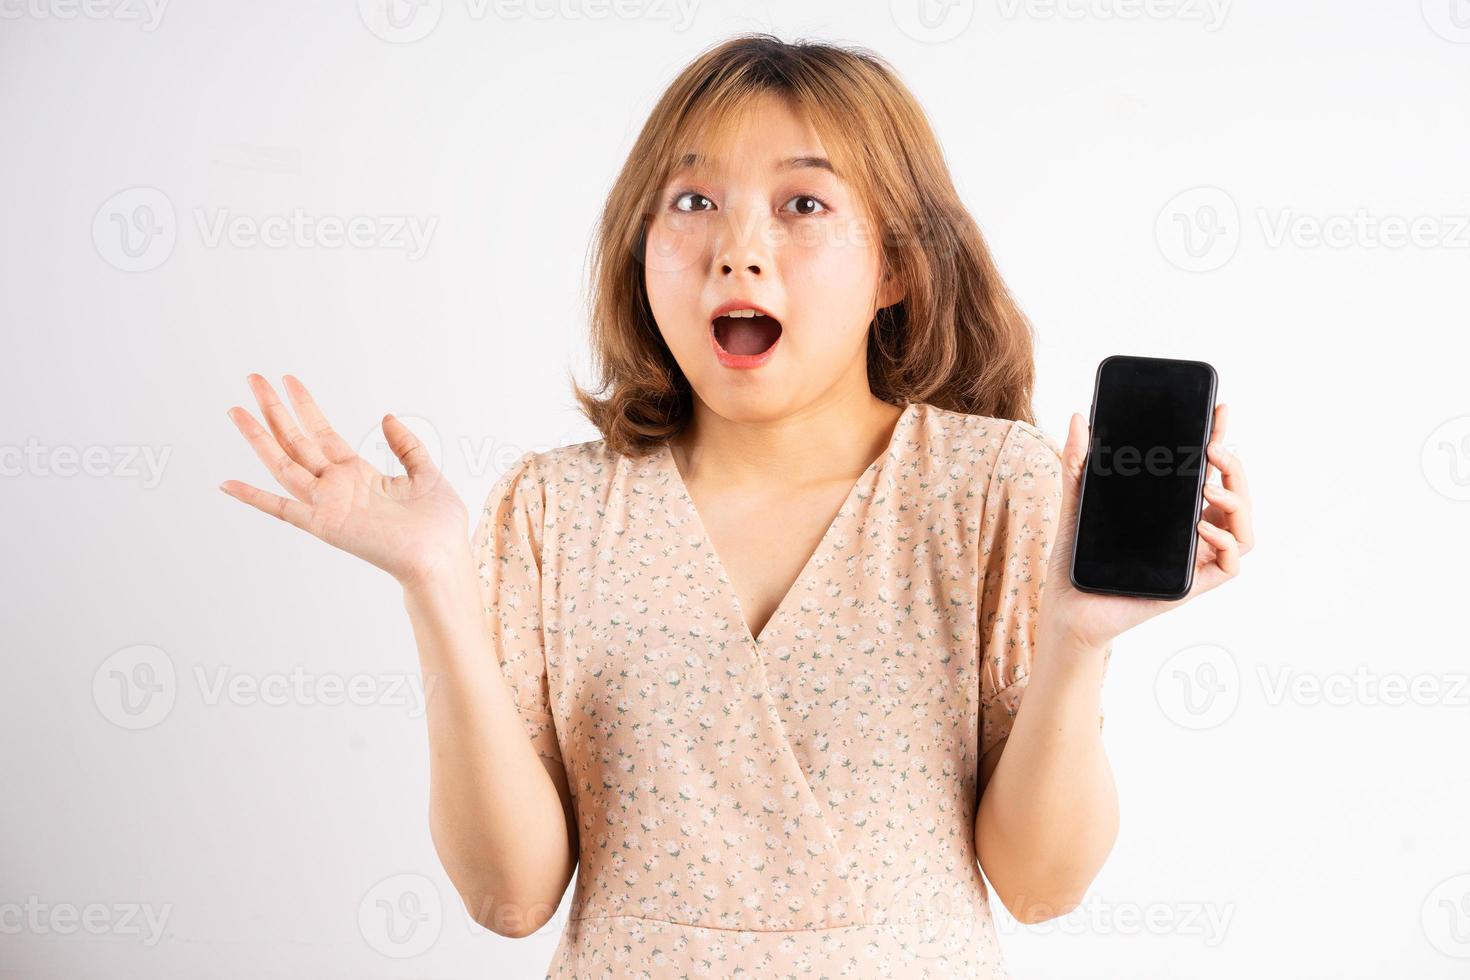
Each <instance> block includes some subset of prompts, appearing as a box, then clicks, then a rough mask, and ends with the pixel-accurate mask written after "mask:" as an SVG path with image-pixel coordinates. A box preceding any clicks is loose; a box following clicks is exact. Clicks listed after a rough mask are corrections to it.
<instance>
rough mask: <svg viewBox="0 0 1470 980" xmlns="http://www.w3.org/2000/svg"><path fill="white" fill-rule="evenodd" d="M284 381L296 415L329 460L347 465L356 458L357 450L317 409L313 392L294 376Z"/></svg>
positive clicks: (287, 395)
mask: <svg viewBox="0 0 1470 980" xmlns="http://www.w3.org/2000/svg"><path fill="white" fill-rule="evenodd" d="M284 380H285V383H286V397H287V398H290V399H291V404H292V406H293V407H295V409H296V415H297V416H298V417H299V418H300V419H301V425H302V426H303V427H304V428H305V429H306V431H307V432H309V433H311V437H312V438H313V439H315V440H316V441H317V445H319V446H320V447H321V449H322V452H324V453H326V456H327V458H328V459H330V460H331V461H332V462H334V463H345V462H347V461H348V460H349V459H351V458H352V457H354V456H356V455H357V450H355V449H353V448H352V445H351V444H350V443H348V441H347V440H346V439H343V438H342V437H341V436H340V435H338V434H337V430H336V429H334V428H332V426H331V423H329V422H328V421H327V417H326V416H325V415H323V414H322V410H321V409H320V408H318V407H317V404H316V401H315V399H313V398H312V397H311V392H309V391H307V390H306V385H304V384H302V383H301V381H300V379H298V378H297V377H296V376H295V375H292V374H288V375H286V376H285V378H284Z"/></svg>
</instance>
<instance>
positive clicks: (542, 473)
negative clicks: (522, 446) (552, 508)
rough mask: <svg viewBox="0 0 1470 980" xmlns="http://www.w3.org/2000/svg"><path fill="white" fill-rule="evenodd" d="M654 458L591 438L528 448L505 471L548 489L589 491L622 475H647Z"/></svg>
mask: <svg viewBox="0 0 1470 980" xmlns="http://www.w3.org/2000/svg"><path fill="white" fill-rule="evenodd" d="M652 462H653V454H652V453H649V454H647V455H644V456H624V455H622V454H619V453H616V452H614V451H613V450H612V449H610V448H609V447H608V445H607V440H605V439H588V440H586V441H583V442H574V443H568V444H566V445H562V446H553V447H551V448H549V449H530V450H526V451H525V452H523V453H521V455H520V456H519V457H517V458H516V459H515V461H514V462H513V463H511V465H510V466H509V467H507V469H506V470H505V471H504V472H505V474H506V475H507V476H509V475H511V474H515V475H516V476H517V477H518V478H521V479H529V480H532V481H534V482H536V483H538V484H540V485H541V486H542V487H544V488H545V489H547V490H554V491H560V492H563V493H565V492H567V491H571V492H573V493H578V492H580V493H585V492H587V491H588V490H589V489H595V488H599V487H607V486H609V485H611V484H612V483H614V482H616V481H617V480H619V479H624V478H628V477H630V476H631V477H635V478H636V477H643V476H646V475H647V474H648V473H649V472H651V471H650V469H649V467H650V466H651V465H652Z"/></svg>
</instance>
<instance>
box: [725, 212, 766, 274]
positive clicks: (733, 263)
mask: <svg viewBox="0 0 1470 980" xmlns="http://www.w3.org/2000/svg"><path fill="white" fill-rule="evenodd" d="M773 244H774V242H772V241H771V235H770V228H769V225H768V223H767V222H765V221H764V220H762V218H761V217H760V216H758V215H752V214H749V213H747V212H730V213H729V215H728V216H727V218H726V220H725V227H724V229H723V234H722V237H721V242H720V245H719V247H718V248H717V249H716V250H715V262H716V268H717V269H718V270H719V272H720V274H721V275H726V276H728V275H733V274H735V273H737V272H741V273H746V274H748V275H754V276H759V275H761V273H762V272H763V270H765V269H766V268H768V267H769V265H770V249H771V247H772V245H773Z"/></svg>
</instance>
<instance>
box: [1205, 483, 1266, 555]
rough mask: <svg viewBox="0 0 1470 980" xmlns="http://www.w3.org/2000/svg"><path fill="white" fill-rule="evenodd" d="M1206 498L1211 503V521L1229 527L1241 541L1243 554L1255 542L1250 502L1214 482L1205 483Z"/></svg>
mask: <svg viewBox="0 0 1470 980" xmlns="http://www.w3.org/2000/svg"><path fill="white" fill-rule="evenodd" d="M1205 499H1206V500H1208V501H1209V502H1210V504H1211V506H1210V508H1209V513H1208V514H1207V517H1208V518H1209V520H1210V523H1212V524H1216V525H1218V526H1220V527H1223V528H1225V529H1227V530H1228V531H1229V532H1230V533H1231V534H1233V535H1235V540H1237V541H1239V542H1240V553H1241V554H1242V555H1243V554H1245V553H1246V552H1247V551H1249V550H1250V549H1251V547H1252V545H1253V544H1254V533H1253V531H1252V528H1251V519H1250V502H1249V501H1248V500H1246V498H1245V497H1243V496H1242V495H1241V494H1239V493H1236V492H1235V491H1234V490H1226V489H1225V488H1224V487H1222V486H1218V485H1216V484H1214V483H1206V484H1205Z"/></svg>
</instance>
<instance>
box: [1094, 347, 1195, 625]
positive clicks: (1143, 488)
mask: <svg viewBox="0 0 1470 980" xmlns="http://www.w3.org/2000/svg"><path fill="white" fill-rule="evenodd" d="M1215 381H1216V379H1215V369H1214V368H1213V367H1211V366H1210V365H1208V364H1206V363H1204V362H1203V361H1182V360H1174V359H1171V358H1164V357H1137V356H1132V355H1124V354H1115V355H1113V356H1112V357H1109V358H1106V359H1105V360H1104V361H1103V362H1102V363H1101V364H1099V365H1098V367H1097V380H1096V382H1095V384H1094V386H1093V393H1092V409H1091V412H1090V415H1091V422H1090V433H1091V436H1090V439H1089V441H1088V447H1087V464H1086V465H1085V466H1084V467H1083V470H1082V492H1081V494H1080V495H1079V500H1078V503H1077V533H1076V535H1075V537H1074V539H1073V543H1072V572H1071V577H1072V584H1073V585H1074V586H1076V587H1077V588H1078V589H1081V590H1083V591H1085V592H1104V593H1109V594H1112V595H1131V596H1139V597H1140V598H1145V599H1180V598H1183V597H1184V596H1186V595H1188V594H1189V589H1190V586H1191V585H1192V584H1193V582H1194V549H1195V541H1196V540H1197V538H1198V535H1199V529H1198V528H1197V527H1196V526H1195V525H1196V524H1197V523H1198V521H1199V516H1200V507H1201V503H1202V494H1203V492H1204V484H1205V474H1206V473H1208V472H1209V461H1208V460H1207V459H1206V458H1205V446H1206V445H1207V444H1208V443H1209V440H1210V426H1211V422H1212V421H1213V419H1214V410H1215Z"/></svg>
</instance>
